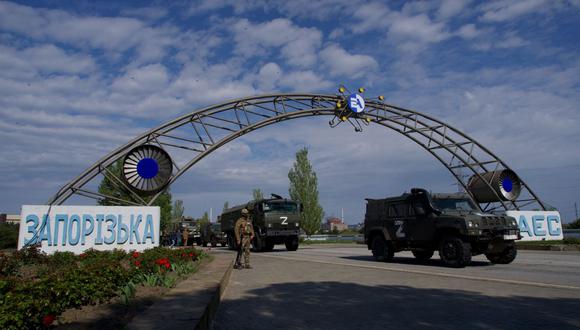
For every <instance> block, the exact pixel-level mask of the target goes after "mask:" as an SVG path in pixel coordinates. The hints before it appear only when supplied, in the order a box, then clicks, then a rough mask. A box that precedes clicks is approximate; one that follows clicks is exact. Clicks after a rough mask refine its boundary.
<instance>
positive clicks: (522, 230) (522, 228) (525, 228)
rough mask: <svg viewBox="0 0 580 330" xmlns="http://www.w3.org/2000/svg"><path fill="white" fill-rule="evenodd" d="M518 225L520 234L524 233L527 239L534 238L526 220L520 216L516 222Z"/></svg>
mask: <svg viewBox="0 0 580 330" xmlns="http://www.w3.org/2000/svg"><path fill="white" fill-rule="evenodd" d="M518 225H519V226H520V233H521V234H523V233H526V234H527V235H528V236H529V237H532V236H534V235H533V234H532V228H530V225H529V224H528V220H527V219H526V217H525V216H523V215H520V220H519V221H518Z"/></svg>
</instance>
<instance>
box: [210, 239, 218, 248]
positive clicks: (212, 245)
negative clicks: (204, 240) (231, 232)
mask: <svg viewBox="0 0 580 330" xmlns="http://www.w3.org/2000/svg"><path fill="white" fill-rule="evenodd" d="M211 247H217V241H216V239H215V238H213V239H212V240H211Z"/></svg>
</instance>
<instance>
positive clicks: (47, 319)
mask: <svg viewBox="0 0 580 330" xmlns="http://www.w3.org/2000/svg"><path fill="white" fill-rule="evenodd" d="M55 319H56V317H55V316H54V315H50V314H47V315H44V317H43V318H42V324H43V325H44V326H45V327H49V326H50V325H51V324H52V322H54V320H55Z"/></svg>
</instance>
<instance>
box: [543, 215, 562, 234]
mask: <svg viewBox="0 0 580 330" xmlns="http://www.w3.org/2000/svg"><path fill="white" fill-rule="evenodd" d="M546 220H547V221H548V233H550V235H551V236H560V234H562V229H561V226H558V227H557V228H555V227H552V222H555V223H557V224H559V223H560V217H558V216H555V215H549V216H548V217H547V218H546Z"/></svg>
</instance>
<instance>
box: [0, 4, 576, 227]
mask: <svg viewBox="0 0 580 330" xmlns="http://www.w3.org/2000/svg"><path fill="white" fill-rule="evenodd" d="M579 55H580V1H578V0H569V1H563V0H562V1H544V0H523V1H507V0H500V1H484V2H476V1H460V0H458V1H447V0H442V1H358V0H348V1H343V0H336V1H328V0H321V1H311V0H309V1H306V0H295V1H272V0H270V1H268V0H264V1H244V0H238V1H228V0H214V1H204V0H202V1H191V2H189V1H172V2H166V1H99V2H94V1H14V2H5V1H0V142H1V143H0V213H9V214H11V213H19V212H20V207H21V205H29V204H44V203H46V201H47V200H48V199H49V197H51V196H52V195H53V194H54V193H55V192H56V191H57V190H58V189H59V188H60V187H61V186H62V185H64V184H66V183H67V182H68V181H69V180H71V179H73V178H74V177H76V176H77V175H78V174H80V173H81V172H82V171H84V170H85V169H86V168H87V167H89V166H90V165H91V164H93V163H94V162H96V161H97V160H98V159H100V158H101V157H103V156H104V155H106V154H107V153H108V152H110V151H111V150H113V149H114V148H117V147H119V146H121V145H123V144H125V143H126V142H128V141H129V140H130V139H132V138H133V137H135V136H137V135H139V134H141V133H143V132H145V131H148V130H150V129H152V128H154V127H156V126H159V125H161V124H163V123H165V122H167V121H169V120H171V119H173V118H175V117H178V116H180V115H183V114H187V113H189V112H192V111H195V110H196V109H200V108H202V107H204V106H208V105H212V104H216V103H221V102H224V101H226V100H229V99H234V98H239V97H246V96H252V95H259V94H266V93H276V92H306V93H322V94H332V93H336V92H337V88H338V86H339V85H340V84H344V85H345V86H347V87H348V88H350V89H357V88H358V87H365V88H366V90H367V92H366V93H365V95H367V94H368V95H374V96H377V95H384V96H385V101H386V102H387V103H389V104H394V105H398V106H401V107H404V108H409V109H414V110H417V111H420V112H423V113H426V114H429V115H433V116H435V117H437V118H439V119H441V120H444V121H445V122H447V123H448V124H450V125H453V126H455V127H457V128H459V129H460V130H462V131H464V132H465V133H467V134H469V135H470V136H471V137H473V138H475V139H476V140H477V141H479V142H481V143H482V144H483V145H484V146H486V147H487V148H489V149H490V150H491V151H493V152H494V153H495V154H496V155H497V156H499V158H501V159H502V160H503V161H505V162H506V163H507V164H508V165H509V166H510V167H511V168H512V169H513V170H514V171H515V172H516V173H518V175H519V176H520V177H521V178H522V179H523V180H524V181H525V182H526V183H527V184H528V185H529V186H530V187H531V188H532V189H533V190H534V192H535V193H536V194H537V195H539V197H540V198H541V199H542V200H544V201H545V202H547V203H549V204H550V205H553V206H555V207H556V208H558V209H559V210H560V212H561V214H562V217H563V220H564V222H570V221H572V220H573V219H574V217H575V209H574V203H580V146H579V145H580V129H579V128H580V56H579ZM328 119H329V118H326V117H322V118H317V117H312V118H308V119H296V120H292V121H288V122H284V123H281V124H277V125H273V126H269V127H267V128H264V129H260V130H257V131H255V132H252V133H251V134H247V135H244V136H243V137H241V138H239V139H237V140H235V141H233V142H231V143H229V144H227V145H225V146H223V147H222V148H220V149H219V150H218V151H216V152H215V153H213V154H211V155H210V156H208V157H207V158H205V159H204V160H203V161H201V162H200V163H199V164H197V165H196V166H194V167H193V168H191V169H190V170H189V171H188V172H187V173H186V174H185V175H184V176H182V177H181V178H180V179H179V180H178V181H177V182H176V183H175V184H173V185H172V186H171V192H172V195H173V199H174V200H175V199H181V200H183V201H184V206H185V214H187V215H191V216H194V217H199V216H201V214H203V212H205V211H208V212H209V211H210V209H211V210H212V211H213V218H214V220H215V217H216V216H217V214H218V213H219V212H220V211H221V210H222V207H223V204H224V202H225V201H228V202H229V204H230V205H234V204H241V203H244V202H246V201H248V200H250V199H251V197H252V189H254V188H260V189H262V191H264V193H265V194H266V195H269V194H270V193H277V194H280V195H283V196H288V176H287V174H288V171H289V169H290V168H291V166H292V164H293V161H294V158H295V153H296V151H298V150H299V149H300V148H303V147H307V148H308V150H309V158H310V160H311V163H312V166H313V168H314V170H315V171H316V173H317V176H318V181H319V193H320V202H321V205H322V207H323V208H324V211H325V215H326V216H332V215H334V216H341V214H342V212H344V219H345V222H347V223H349V224H354V223H358V222H361V221H362V220H363V219H364V208H365V202H364V199H365V198H382V197H387V196H393V195H399V194H401V193H403V192H404V191H408V190H409V189H410V188H412V187H425V188H427V189H430V190H432V191H437V192H451V191H456V190H457V186H456V185H455V182H454V180H453V178H452V176H451V175H450V173H449V172H448V171H447V169H446V168H445V167H443V166H442V165H441V164H439V163H438V162H437V161H436V160H435V159H434V158H433V157H432V156H430V155H429V154H427V153H426V152H424V151H423V150H422V149H420V147H418V146H417V145H415V144H414V143H412V142H411V141H410V140H407V139H406V138H404V137H403V136H401V135H399V134H397V133H395V132H393V131H389V130H387V129H385V128H384V127H375V126H369V127H367V128H365V130H364V131H363V132H362V133H357V132H354V130H353V129H352V127H347V126H346V125H342V126H339V127H336V128H330V127H329V126H328ZM88 202H89V201H88V200H87V201H86V203H88ZM91 203H92V201H91Z"/></svg>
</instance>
